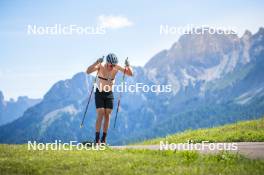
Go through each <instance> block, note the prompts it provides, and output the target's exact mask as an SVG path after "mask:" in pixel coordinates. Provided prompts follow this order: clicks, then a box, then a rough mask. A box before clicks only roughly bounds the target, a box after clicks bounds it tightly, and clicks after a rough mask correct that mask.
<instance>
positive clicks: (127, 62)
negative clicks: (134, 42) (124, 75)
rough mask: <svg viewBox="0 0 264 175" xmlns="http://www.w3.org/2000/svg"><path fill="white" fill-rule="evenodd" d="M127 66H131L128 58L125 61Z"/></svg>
mask: <svg viewBox="0 0 264 175" xmlns="http://www.w3.org/2000/svg"><path fill="white" fill-rule="evenodd" d="M125 66H126V67H129V66H130V64H129V61H128V59H126V61H125Z"/></svg>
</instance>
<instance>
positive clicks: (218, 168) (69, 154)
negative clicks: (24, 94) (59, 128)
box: [0, 145, 264, 175]
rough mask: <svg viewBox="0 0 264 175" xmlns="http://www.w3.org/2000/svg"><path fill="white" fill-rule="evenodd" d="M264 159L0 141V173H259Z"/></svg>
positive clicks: (223, 154) (263, 168)
mask: <svg viewBox="0 0 264 175" xmlns="http://www.w3.org/2000/svg"><path fill="white" fill-rule="evenodd" d="M263 172H264V160H249V159H246V158H244V157H242V156H240V155H234V154H229V153H225V152H222V153H221V154H218V155H200V154H198V153H196V152H172V151H150V150H111V149H107V150H104V151H85V150H82V151H78V150H71V151H52V150H48V151H32V150H27V145H0V174H1V175H4V174H89V175H90V174H100V175H102V174H125V175H129V174H140V175H142V174H163V175H164V174H232V175H233V174H241V175H242V174H263Z"/></svg>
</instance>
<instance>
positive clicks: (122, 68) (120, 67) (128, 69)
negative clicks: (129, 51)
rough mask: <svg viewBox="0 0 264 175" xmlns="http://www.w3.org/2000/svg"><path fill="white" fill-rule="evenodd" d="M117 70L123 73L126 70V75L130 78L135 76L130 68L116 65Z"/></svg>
mask: <svg viewBox="0 0 264 175" xmlns="http://www.w3.org/2000/svg"><path fill="white" fill-rule="evenodd" d="M115 68H116V69H117V70H119V71H121V72H124V71H125V69H126V72H125V74H126V75H128V76H133V69H132V67H130V66H126V67H122V66H119V65H116V66H115Z"/></svg>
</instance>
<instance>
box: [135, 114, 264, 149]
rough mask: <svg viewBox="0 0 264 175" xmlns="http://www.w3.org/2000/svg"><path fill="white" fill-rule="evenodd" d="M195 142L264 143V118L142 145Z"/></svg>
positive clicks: (187, 132)
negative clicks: (164, 142) (162, 142)
mask: <svg viewBox="0 0 264 175" xmlns="http://www.w3.org/2000/svg"><path fill="white" fill-rule="evenodd" d="M187 140H192V141H193V142H201V141H209V142H263V141H264V118H261V119H258V120H251V121H243V122H238V123H236V124H228V125H224V126H220V127H216V128H208V129H198V130H188V131H185V132H182V133H178V134H175V135H169V136H167V137H165V138H156V139H153V140H147V141H144V142H142V143H140V144H159V143H160V141H168V142H169V143H185V142H187Z"/></svg>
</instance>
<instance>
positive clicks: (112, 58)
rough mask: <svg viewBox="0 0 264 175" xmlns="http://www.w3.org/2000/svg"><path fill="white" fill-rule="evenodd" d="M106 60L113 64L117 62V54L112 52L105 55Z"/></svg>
mask: <svg viewBox="0 0 264 175" xmlns="http://www.w3.org/2000/svg"><path fill="white" fill-rule="evenodd" d="M106 62H107V63H110V64H113V65H116V64H117V63H118V59H117V56H116V55H115V54H113V53H109V54H108V55H107V56H106Z"/></svg>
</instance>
